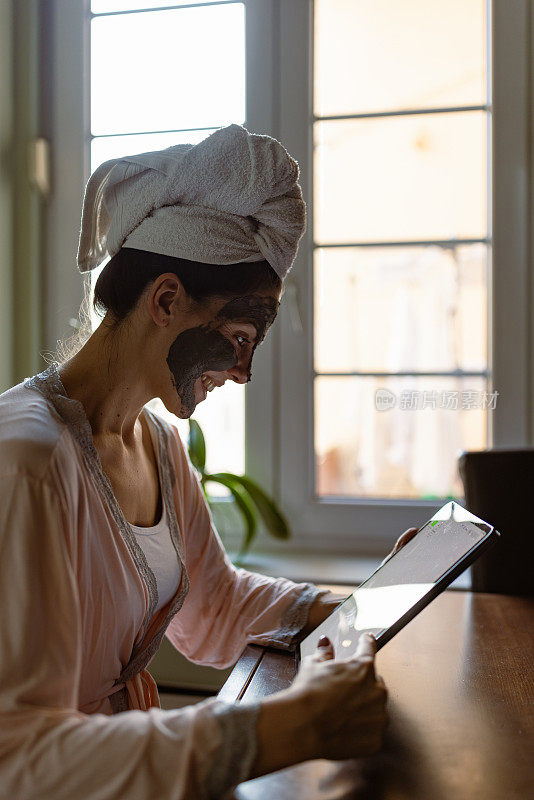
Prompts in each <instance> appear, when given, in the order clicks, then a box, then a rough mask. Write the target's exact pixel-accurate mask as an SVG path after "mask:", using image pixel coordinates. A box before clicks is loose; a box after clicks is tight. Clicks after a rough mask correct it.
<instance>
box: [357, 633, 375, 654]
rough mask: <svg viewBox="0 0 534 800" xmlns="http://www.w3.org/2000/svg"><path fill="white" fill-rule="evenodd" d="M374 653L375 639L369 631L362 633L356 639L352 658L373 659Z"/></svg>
mask: <svg viewBox="0 0 534 800" xmlns="http://www.w3.org/2000/svg"><path fill="white" fill-rule="evenodd" d="M375 654H376V639H375V637H374V636H372V635H371V634H370V633H362V635H361V636H360V638H359V639H358V646H357V648H356V652H355V653H354V656H353V658H357V659H364V660H366V659H371V660H372V661H374V658H375Z"/></svg>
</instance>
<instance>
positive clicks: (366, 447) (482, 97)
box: [47, 0, 534, 554]
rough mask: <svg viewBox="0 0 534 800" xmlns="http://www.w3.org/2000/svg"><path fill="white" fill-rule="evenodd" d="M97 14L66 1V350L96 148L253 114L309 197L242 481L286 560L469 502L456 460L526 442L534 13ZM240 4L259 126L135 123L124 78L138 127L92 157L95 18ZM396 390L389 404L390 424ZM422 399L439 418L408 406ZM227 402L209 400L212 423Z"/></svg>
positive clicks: (532, 342)
mask: <svg viewBox="0 0 534 800" xmlns="http://www.w3.org/2000/svg"><path fill="white" fill-rule="evenodd" d="M93 2H94V5H93V7H92V12H93V14H94V15H95V22H94V23H90V14H89V6H88V0H83V1H82V0H75V2H72V0H54V1H53V3H52V4H51V9H52V11H51V27H53V30H54V37H53V41H52V40H51V45H50V46H51V47H53V48H54V49H53V50H52V55H51V61H50V63H51V64H52V67H51V69H52V72H51V75H52V84H53V90H54V103H53V104H51V106H50V114H51V118H50V125H49V129H50V138H51V141H52V169H53V173H52V184H53V195H52V197H51V198H50V200H49V202H48V205H47V248H48V249H47V269H48V274H47V291H48V300H47V302H48V313H47V337H48V346H49V347H51V348H53V346H54V344H55V341H56V339H57V338H59V337H63V336H64V335H65V334H66V333H67V332H68V320H69V318H70V317H73V316H74V315H75V313H76V309H77V307H78V305H79V300H80V294H81V293H80V280H79V276H78V275H77V274H76V270H75V268H74V253H75V252H76V245H77V236H78V231H79V212H80V208H81V200H82V194H83V186H84V184H85V181H86V180H87V177H88V175H89V169H90V166H91V165H90V164H89V152H90V150H91V151H92V152H91V156H92V158H93V165H94V164H96V163H97V161H98V160H100V159H102V158H105V157H107V156H106V155H105V153H104V150H105V148H107V147H110V146H111V144H112V142H113V141H114V142H115V143H117V146H118V151H119V153H120V152H128V151H130V152H135V151H136V150H137V151H138V152H141V151H142V150H143V148H144V146H140V147H138V144H137V143H136V145H135V147H133V148H132V149H131V150H130V148H129V147H128V148H127V149H123V143H122V141H121V140H120V138H119V137H120V136H121V135H122V134H125V135H126V136H127V141H128V142H129V143H130V145H131V144H133V142H134V141H137V140H136V137H148V135H151V136H152V135H153V136H155V137H164V136H166V135H167V132H168V131H172V135H173V137H174V135H175V132H176V131H177V130H180V129H182V128H183V127H193V128H195V129H197V127H196V126H198V127H199V128H203V127H205V126H206V127H207V128H208V129H211V128H210V126H215V127H216V126H217V125H222V124H225V123H226V122H227V121H238V122H240V121H244V122H245V124H246V125H247V128H248V129H249V130H251V131H255V132H258V133H269V134H271V135H273V136H275V137H276V138H278V139H279V140H280V141H281V142H283V144H284V146H285V147H287V149H288V151H289V152H290V153H291V154H292V155H293V156H294V157H295V158H296V159H297V161H298V162H299V164H300V169H301V183H302V187H303V192H304V197H305V200H306V202H307V204H308V231H307V233H306V235H305V237H304V239H303V240H302V243H301V246H300V249H299V254H298V257H297V260H296V263H295V265H294V267H293V269H292V271H291V272H290V274H289V276H288V280H287V281H286V288H285V296H284V298H283V301H282V305H281V309H280V313H279V318H278V320H277V322H276V324H275V326H274V327H273V329H272V330H271V331H270V332H269V335H268V336H267V338H266V340H265V342H264V343H263V344H262V347H261V348H259V349H258V352H257V354H256V355H255V370H254V380H253V381H252V382H251V383H250V384H248V385H247V387H246V391H245V396H246V402H245V404H244V411H243V414H244V421H245V422H244V430H245V431H246V436H245V442H246V444H245V466H246V470H247V472H248V473H249V474H251V475H253V476H254V477H256V478H257V479H258V480H259V481H260V482H261V483H262V484H263V485H264V486H265V487H266V488H267V489H268V490H269V491H271V492H273V493H274V494H275V495H276V496H277V498H278V500H279V502H280V503H281V505H282V507H283V509H284V511H285V512H286V514H287V515H288V517H289V521H290V523H291V526H292V529H293V539H292V540H291V543H290V546H291V547H293V548H295V549H299V550H310V551H313V550H316V551H327V552H329V553H336V552H337V553H340V554H345V553H351V552H352V553H357V554H365V553H369V554H375V553H376V554H379V553H380V552H383V551H384V547H386V546H387V543H390V542H391V540H392V538H393V537H394V536H395V534H396V533H398V531H399V529H402V528H403V527H408V526H409V525H413V524H418V523H421V522H423V521H425V519H427V518H428V517H429V516H430V511H431V509H434V508H435V507H436V505H437V503H438V502H439V501H438V500H436V499H435V498H436V497H437V496H440V495H447V494H449V493H457V492H459V486H458V482H457V479H455V478H454V477H453V476H452V469H451V468H452V467H453V461H451V458H453V456H452V454H453V451H454V450H456V449H460V448H466V447H479V446H484V444H485V443H487V445H488V446H491V445H493V446H524V445H525V444H527V443H532V441H533V439H532V436H533V432H534V415H533V411H532V408H533V404H532V401H531V398H532V396H534V365H533V358H532V354H533V353H534V333H533V330H534V329H533V328H532V326H531V323H530V317H531V308H532V306H533V301H534V297H533V296H532V281H531V278H530V272H531V269H532V267H531V257H532V251H531V249H529V248H531V245H530V243H529V235H528V232H529V227H531V218H532V217H531V212H532V206H531V203H530V200H529V198H530V197H531V196H534V191H533V190H532V185H531V184H532V176H531V174H530V172H529V170H530V166H529V165H530V158H531V155H530V154H531V149H532V146H533V144H532V136H531V133H530V129H529V115H530V108H531V99H530V95H529V75H530V74H531V70H532V67H533V64H532V52H533V51H532V48H531V47H530V43H529V37H530V36H531V29H532V27H531V26H532V19H531V9H530V4H529V3H527V2H526V0H520V1H519V2H518V3H514V4H510V3H507V2H506V0H493V2H485V3H484V4H482V2H481V0H480V2H479V0H476V2H475V0H462V2H460V0H454V2H451V3H443V2H438V0H427V1H426V2H424V3H423V2H422V0H410V2H407V3H402V4H398V3H393V2H391V0H389V2H386V1H385V0H373V1H372V2H371V0H350V2H349V0H346V1H345V2H342V0H314V1H313V0H243V3H224V2H219V3H215V4H212V3H205V4H204V3H193V4H191V3H172V4H168V3H161V2H160V3H158V2H150V0H136V1H135V3H134V2H128V4H127V5H128V8H129V9H130V11H129V12H128V13H123V14H118V12H119V11H124V10H125V7H126V3H125V2H124V3H123V2H122V0H100V2H99V3H98V5H97V2H96V0H93ZM168 5H172V6H173V8H172V9H167V6H168ZM232 5H234V6H236V7H237V6H241V7H242V8H244V14H243V19H244V22H243V25H244V31H245V34H244V40H245V43H246V46H245V57H244V58H245V69H244V73H245V74H244V86H245V88H244V94H245V106H244V109H245V110H244V112H239V113H241V114H242V113H244V116H243V118H242V119H240V118H239V114H237V110H236V109H237V105H233V106H232V109H234V110H232V112H231V113H230V112H228V119H222V118H220V117H219V118H217V119H213V120H212V119H207V118H205V117H202V115H201V117H202V121H201V118H200V117H199V118H197V117H195V120H194V121H192V119H189V121H188V122H186V121H184V119H182V118H179V117H178V116H176V112H177V108H178V104H176V103H175V104H172V103H171V104H168V108H166V109H165V114H168V115H170V116H165V114H163V111H161V110H160V111H158V113H160V114H161V117H159V118H158V120H159V121H158V123H157V125H156V124H152V123H151V124H150V126H147V125H146V123H143V122H142V121H141V122H139V120H137V121H136V120H135V119H134V118H133V117H132V116H131V115H132V114H133V109H134V108H135V103H132V99H131V97H127V95H128V91H130V89H129V85H128V83H129V82H128V75H126V76H124V77H125V81H126V88H125V89H124V91H123V92H122V93H121V91H120V87H119V86H117V85H114V86H113V87H112V91H113V93H114V94H115V93H117V96H118V98H119V99H118V100H117V103H116V108H122V109H123V110H124V113H125V115H126V114H127V115H130V116H128V119H129V120H130V122H129V123H128V124H129V126H130V127H129V128H127V129H125V128H123V127H121V126H120V125H118V124H116V123H117V121H115V123H114V126H111V128H110V129H109V130H106V129H104V127H103V126H105V125H106V124H107V123H106V114H105V113H103V114H102V115H101V119H102V118H103V120H104V121H103V123H102V122H100V123H99V127H98V128H97V127H95V128H94V129H93V131H92V135H93V144H92V145H91V147H89V141H88V138H87V137H88V132H89V131H90V130H91V129H90V124H91V122H90V119H91V103H90V96H89V84H90V75H91V71H90V57H89V56H90V47H89V45H90V31H89V28H90V25H91V24H95V25H96V24H98V25H101V26H104V20H105V18H107V19H108V20H109V21H110V24H113V23H112V16H113V14H112V13H111V12H112V11H113V12H114V14H115V18H116V19H118V18H119V17H122V19H123V20H124V19H126V17H129V18H131V19H132V25H133V24H135V18H136V17H137V18H138V19H140V18H141V17H143V19H145V20H147V19H148V18H149V16H150V14H153V15H158V14H159V15H161V14H167V15H168V16H167V18H168V19H171V17H172V16H173V15H177V14H179V13H184V14H188V15H190V18H193V17H194V15H195V14H196V15H199V14H201V13H206V14H208V13H220V14H221V15H222V14H223V12H224V13H229V14H230V13H235V12H230V11H228V8H229V7H230V6H232ZM162 6H164V8H162ZM181 6H183V8H180V7H181ZM134 7H135V9H134ZM141 7H142V8H151V9H153V10H151V11H150V12H149V11H145V12H143V13H142V14H141V13H139V9H140V8H141ZM398 7H399V8H400V7H402V17H399V13H400V12H399V11H398ZM210 9H216V11H210ZM221 9H222V10H221ZM418 9H420V11H419V12H418ZM103 12H109V13H108V14H105V13H103ZM436 14H437V17H436ZM97 18H98V20H97ZM154 18H156V17H154ZM176 18H177V17H176ZM197 18H199V17H197ZM206 19H207V17H206ZM102 31H103V27H102ZM399 31H401V32H402V35H401V36H399ZM102 35H103V34H102ZM111 38H112V40H113V43H114V46H115V47H116V45H117V39H116V38H115V39H113V37H111ZM132 41H133V39H132ZM490 41H491V47H490V46H489V45H488V42H490ZM366 48H367V50H366ZM168 51H169V48H168V47H167V48H166V50H165V51H162V52H164V56H165V57H166V53H167V52H168ZM234 55H235V54H234ZM152 58H154V59H156V60H157V59H158V58H159V53H156V54H155V55H152ZM119 68H120V64H119ZM184 69H185V68H184ZM119 71H120V69H119ZM186 71H188V74H189V73H191V74H193V73H194V71H192V70H191V68H190V67H187V70H186ZM157 73H158V75H161V73H162V70H158V71H157ZM149 74H150V76H151V78H153V77H154V75H155V74H156V70H155V68H152V69H151V70H150V73H149ZM354 74H356V77H357V78H361V79H358V80H356V79H355V78H354ZM384 74H386V75H387V80H383V79H382V77H383V75H384ZM350 76H352V77H350ZM141 78H143V75H141ZM101 80H102V81H103V82H104V86H105V84H106V80H107V79H106V75H105V73H104V74H103V76H102V78H101ZM152 84H153V81H152ZM110 94H111V88H110ZM93 95H94V92H93ZM105 95H106V92H105V91H104V97H105ZM240 96H241V97H242V95H240ZM149 100H150V98H149ZM147 102H148V101H147ZM235 102H236V104H237V103H238V102H240V101H239V100H236V101H235ZM445 109H449V110H445ZM204 111H205V109H203V113H204ZM188 113H189V112H188ZM191 113H192V112H191ZM236 114H237V117H236V116H235V115H236ZM173 115H174V116H173ZM156 116H157V115H156V113H155V112H154V119H156ZM95 119H96V117H95ZM121 119H126V116H124V117H121ZM109 120H110V124H111V116H110V117H109ZM119 121H120V120H119ZM147 127H148V128H149V130H147ZM176 135H177V134H176ZM188 135H190V132H188ZM199 135H203V134H202V133H199ZM173 140H174V139H173ZM143 141H145V142H147V143H148V142H149V139H148V138H146V139H144V140H143ZM162 141H163V139H154V140H153V142H154V144H152V143H150V146H149V147H148V148H147V149H150V147H152V146H157V147H159V146H164V144H160V142H162ZM107 152H110V151H107ZM363 154H365V155H363ZM60 156H61V157H60ZM65 163H68V164H69V169H68V170H65V168H64V165H65ZM488 164H490V165H491V169H490V168H489V167H488ZM429 172H431V173H432V176H433V177H432V180H431V181H429V180H428V173H429ZM373 176H375V178H376V179H374V180H373ZM459 187H460V189H461V191H460V189H459ZM347 189H348V190H349V195H348V198H347V196H346V194H345V193H346V192H347ZM314 198H315V200H314ZM334 276H335V279H334ZM407 322H408V324H406V323H407ZM332 330H334V332H335V335H334V336H332V333H331V331H332ZM324 331H326V333H324ZM338 331H341V332H342V335H341V336H338V335H337V332H338ZM368 340H369V341H368ZM370 343H371V344H372V346H368V345H369V344H370ZM450 373H452V374H450ZM236 388H239V387H236ZM378 390H381V392H382V393H381V394H378V395H377V392H378ZM485 390H487V391H488V392H490V393H491V392H493V391H495V390H496V391H498V392H499V395H498V398H497V405H496V408H495V410H488V409H483V408H479V409H476V408H471V409H468V408H465V409H463V410H462V409H460V410H458V411H453V410H447V409H438V408H436V409H433V407H432V404H433V403H436V404H438V403H441V402H442V401H443V393H445V392H457V391H465V392H472V391H475V392H477V393H478V392H484V391H485ZM224 391H225V392H226V388H225V390H224ZM389 392H391V393H393V395H394V397H395V401H396V405H395V408H394V409H390V410H384V411H380V412H379V411H378V409H376V410H375V404H378V403H379V402H383V403H385V404H387V403H388V402H389V401H390V400H391V396H390V395H389V394H388V393H389ZM403 392H406V394H405V395H402V393H403ZM411 392H420V394H419V395H417V398H418V402H421V403H422V402H423V400H424V401H425V402H426V403H427V408H426V409H425V410H420V411H410V410H409V408H406V410H404V408H402V409H401V407H400V402H401V395H402V396H403V398H404V399H403V401H402V402H403V403H405V404H406V405H409V403H410V397H411V394H410V393H411ZM424 392H427V395H426V396H425V395H424V394H423V393H424ZM433 392H436V393H437V395H436V396H434V395H433V394H432V393H433ZM223 394H224V393H223V392H221V393H220V395H219V396H217V397H215V394H214V396H213V397H210V401H211V400H213V403H212V404H211V405H212V406H213V408H215V405H217V408H218V410H220V409H221V408H222V405H221V404H222V402H223ZM470 397H471V398H472V395H465V400H464V402H466V403H468V402H469V399H470ZM366 398H367V399H366ZM388 398H389V400H388ZM478 400H479V395H477V396H476V401H477V402H478ZM458 402H459V404H461V402H462V397H461V396H460V395H458ZM207 407H208V403H206V409H207ZM447 414H448V415H449V416H447ZM451 420H452V421H451ZM415 423H417V434H416V435H414V431H415V429H416V426H415ZM227 424H228V423H227V421H226V420H225V421H224V423H223V425H227ZM447 425H448V426H449V427H446V426H447ZM242 429H243V428H242ZM208 435H209V434H208ZM417 437H420V438H417ZM210 441H211V435H210ZM383 443H384V444H383ZM208 445H209V443H208ZM233 446H234V445H233V443H230V442H229V443H228V444H225V445H224V448H225V449H226V448H227V447H228V449H229V450H231V449H232V448H233ZM423 450H424V451H426V452H424V453H423V458H421V456H420V454H421V452H422V451H423ZM438 451H439V456H440V457H441V455H442V453H444V454H445V456H446V457H443V458H442V459H440V457H438V458H437V459H436V458H435V453H436V452H438ZM428 459H431V461H429V460H428ZM408 462H409V464H410V468H409V469H407V468H406V464H407V463H408ZM224 463H225V465H229V463H230V462H229V459H228V458H226V457H225V461H224ZM429 464H431V467H429ZM425 495H432V496H433V497H434V499H425ZM262 544H263V545H264V546H265V548H266V549H268V548H269V546H274V547H275V548H276V547H277V546H278V543H272V542H271V541H270V540H268V539H264V540H263V541H262Z"/></svg>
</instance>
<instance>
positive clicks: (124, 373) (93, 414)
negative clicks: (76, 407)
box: [59, 322, 153, 445]
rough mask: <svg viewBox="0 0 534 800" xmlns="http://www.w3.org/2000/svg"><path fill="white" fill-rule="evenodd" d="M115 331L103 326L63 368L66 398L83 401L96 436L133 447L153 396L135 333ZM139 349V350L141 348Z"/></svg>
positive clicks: (61, 370) (61, 376)
mask: <svg viewBox="0 0 534 800" xmlns="http://www.w3.org/2000/svg"><path fill="white" fill-rule="evenodd" d="M125 334H126V332H125V331H121V330H120V329H119V330H114V329H113V328H111V327H110V326H109V325H106V324H105V322H102V323H101V324H100V326H99V327H98V328H97V329H96V331H94V333H93V334H92V335H91V337H90V338H89V339H88V340H87V342H86V343H85V345H84V346H83V347H82V349H81V350H80V351H79V352H78V353H76V354H75V355H74V356H73V357H72V358H70V359H69V360H68V361H66V362H65V363H63V364H62V365H61V366H60V367H59V375H60V378H61V381H62V383H63V385H64V387H65V390H66V392H67V395H68V396H69V397H71V398H73V399H74V400H79V401H80V402H81V403H82V405H83V407H84V409H85V413H86V415H87V418H88V420H89V423H90V425H91V429H92V431H93V436H95V437H104V438H105V437H106V436H117V435H118V436H120V437H121V439H122V440H123V441H124V443H125V444H126V445H127V444H129V443H133V441H134V432H135V427H136V421H137V419H138V417H139V414H140V412H141V410H142V408H143V406H144V405H145V404H146V403H147V402H148V401H149V400H151V399H152V396H153V395H152V393H151V391H150V388H149V386H148V384H147V382H146V381H144V380H143V376H144V375H145V374H147V373H146V372H145V370H144V369H143V354H142V347H141V346H140V342H138V341H137V340H138V338H139V337H138V336H136V335H135V332H134V331H132V330H129V331H128V335H125ZM138 345H139V346H138Z"/></svg>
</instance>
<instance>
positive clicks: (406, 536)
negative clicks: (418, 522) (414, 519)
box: [392, 528, 419, 554]
mask: <svg viewBox="0 0 534 800" xmlns="http://www.w3.org/2000/svg"><path fill="white" fill-rule="evenodd" d="M418 530H419V528H408V530H406V531H404V533H401V535H400V536H399V538H398V539H397V541H396V542H395V547H394V548H393V550H392V554H393V553H396V552H397V550H400V549H401V547H404V545H405V544H408V542H409V541H411V540H412V539H413V537H414V536H415V534H416V533H417V531H418Z"/></svg>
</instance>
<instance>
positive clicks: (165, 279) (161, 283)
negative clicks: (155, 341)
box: [147, 272, 188, 328]
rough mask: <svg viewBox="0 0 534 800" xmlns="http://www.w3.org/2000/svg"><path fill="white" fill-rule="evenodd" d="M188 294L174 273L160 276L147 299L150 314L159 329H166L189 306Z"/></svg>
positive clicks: (151, 287)
mask: <svg viewBox="0 0 534 800" xmlns="http://www.w3.org/2000/svg"><path fill="white" fill-rule="evenodd" d="M187 301H188V297H187V293H186V291H185V289H184V287H183V284H182V282H181V281H180V279H179V278H178V277H177V276H176V275H175V274H174V273H172V272H165V273H163V274H162V275H158V277H157V278H156V280H155V281H154V282H153V283H152V285H151V286H150V289H149V291H148V297H147V304H148V313H149V314H150V316H151V318H152V320H153V321H154V322H155V324H156V325H158V326H159V327H162V328H163V327H166V326H167V325H169V323H170V322H172V321H173V319H175V318H176V315H177V314H180V313H181V312H183V310H184V308H185V307H186V306H187V305H188V303H187Z"/></svg>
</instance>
